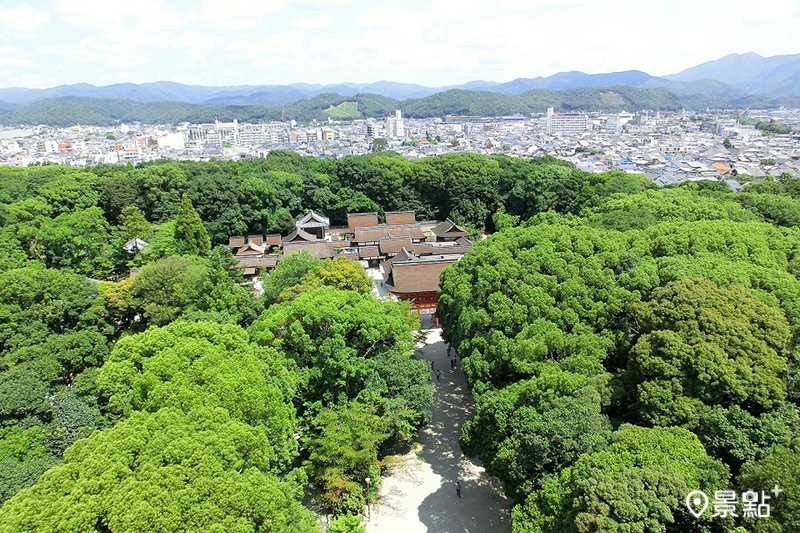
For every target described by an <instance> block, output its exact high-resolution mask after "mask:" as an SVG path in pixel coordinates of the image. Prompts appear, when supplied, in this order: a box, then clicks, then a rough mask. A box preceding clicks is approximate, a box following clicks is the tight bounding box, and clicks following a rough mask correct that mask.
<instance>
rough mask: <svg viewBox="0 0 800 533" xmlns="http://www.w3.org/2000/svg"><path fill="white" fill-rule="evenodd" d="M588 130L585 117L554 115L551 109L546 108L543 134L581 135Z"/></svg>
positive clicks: (587, 119) (587, 120) (587, 121)
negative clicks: (545, 122)
mask: <svg viewBox="0 0 800 533" xmlns="http://www.w3.org/2000/svg"><path fill="white" fill-rule="evenodd" d="M587 129H589V117H587V116H586V115H556V114H555V113H554V112H553V108H552V107H548V108H547V124H546V126H545V133H581V132H584V131H586V130H587Z"/></svg>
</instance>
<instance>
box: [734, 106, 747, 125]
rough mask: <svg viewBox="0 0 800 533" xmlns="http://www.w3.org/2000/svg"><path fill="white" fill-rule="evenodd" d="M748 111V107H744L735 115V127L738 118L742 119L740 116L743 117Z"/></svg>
mask: <svg viewBox="0 0 800 533" xmlns="http://www.w3.org/2000/svg"><path fill="white" fill-rule="evenodd" d="M748 109H750V106H747V107H745V108H744V109H742V110H741V111H739V114H738V115H736V124H737V125H738V124H739V119H740V118H742V115H744V114H745V112H746V111H747V110H748Z"/></svg>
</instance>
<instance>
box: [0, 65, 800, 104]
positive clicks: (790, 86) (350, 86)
mask: <svg viewBox="0 0 800 533" xmlns="http://www.w3.org/2000/svg"><path fill="white" fill-rule="evenodd" d="M614 85H626V86H629V87H639V88H658V87H665V88H667V89H669V90H670V91H672V92H674V93H675V94H678V95H680V96H689V95H695V94H697V95H705V96H707V97H723V98H742V97H745V96H747V95H751V94H757V95H764V96H768V97H780V96H789V97H798V96H800V54H794V55H779V56H772V57H762V56H760V55H758V54H756V53H754V52H748V53H746V54H728V55H727V56H724V57H722V58H720V59H717V60H713V61H707V62H705V63H701V64H699V65H695V66H693V67H689V68H687V69H684V70H682V71H680V72H678V73H676V74H671V75H668V76H652V75H650V74H648V73H646V72H644V71H641V70H624V71H619V72H609V73H600V74H586V73H584V72H580V71H565V72H558V73H556V74H553V75H551V76H546V77H542V76H538V77H535V78H524V77H520V78H516V79H514V80H511V81H507V82H504V83H497V82H494V81H485V80H473V81H469V82H466V83H462V84H459V85H444V86H437V87H427V86H424V85H420V84H416V83H401V82H394V81H388V80H380V81H376V82H372V83H353V82H341V83H335V84H327V85H323V84H311V83H291V84H261V85H219V86H206V85H189V84H182V83H177V82H171V81H156V82H148V83H141V84H136V83H116V84H112V85H104V86H95V85H92V84H88V83H76V84H71V85H59V86H56V87H51V88H47V89H28V88H24V87H9V88H5V89H0V101H2V102H4V103H6V104H7V105H12V106H23V105H27V104H30V103H33V102H36V101H40V100H45V99H49V98H58V97H64V96H81V97H84V96H88V97H94V98H112V99H113V98H122V99H130V100H135V101H138V102H142V103H147V102H155V101H165V100H166V101H178V102H186V103H191V104H200V105H265V106H284V105H289V104H292V103H294V102H297V101H299V100H302V99H307V98H313V97H315V96H318V95H320V94H325V93H336V94H340V95H342V96H355V95H357V94H365V93H369V94H380V95H382V96H386V97H389V98H394V99H397V100H406V99H409V98H424V97H427V96H431V95H433V94H437V93H442V92H445V91H448V90H452V89H462V90H468V91H486V90H490V91H492V92H496V93H500V94H505V95H520V94H522V93H524V92H526V91H529V90H531V89H550V90H560V89H572V88H578V87H607V86H614ZM6 107H7V106H6Z"/></svg>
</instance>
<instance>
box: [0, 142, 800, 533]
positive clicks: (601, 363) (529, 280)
mask: <svg viewBox="0 0 800 533" xmlns="http://www.w3.org/2000/svg"><path fill="white" fill-rule="evenodd" d="M309 209H313V210H314V211H316V212H318V213H321V214H324V215H325V216H328V217H330V219H331V224H332V225H344V224H346V214H347V213H348V212H369V211H376V212H378V213H379V216H380V217H383V214H384V213H385V212H386V211H397V210H414V211H415V212H416V215H417V219H418V220H424V219H441V220H443V219H444V218H446V217H450V218H452V219H453V220H454V221H455V222H457V223H458V224H461V225H463V226H465V227H466V228H467V229H469V231H470V232H471V233H472V234H473V235H475V236H476V239H475V240H476V244H475V246H474V247H473V249H472V250H471V251H470V252H469V253H468V254H467V255H465V257H464V258H463V259H462V260H461V261H459V262H458V263H456V264H455V265H453V266H450V267H448V268H446V269H445V270H444V271H443V273H442V277H441V280H440V298H439V301H440V304H439V315H440V317H441V320H442V324H443V332H444V335H445V337H446V339H447V341H448V342H450V343H451V344H452V346H453V347H454V348H455V349H456V351H457V353H458V354H459V357H460V358H461V361H462V367H463V370H464V373H465V375H466V377H467V380H468V383H469V386H470V389H471V392H472V394H473V396H474V398H475V403H476V410H475V413H474V416H473V417H472V419H471V420H469V421H468V422H467V424H466V425H465V426H464V427H463V428H462V433H461V447H462V449H463V450H464V451H465V453H466V454H467V455H470V456H474V457H478V458H480V459H481V461H482V462H483V464H484V466H485V467H486V469H487V471H488V472H489V473H491V474H492V475H494V476H497V477H498V478H499V479H500V480H501V481H502V482H503V484H504V486H505V488H506V491H507V493H508V494H509V495H510V496H512V497H513V498H514V499H515V502H516V504H515V506H514V509H513V513H512V521H513V523H512V526H513V529H514V531H515V532H516V533H523V532H524V533H532V532H542V533H545V532H562V531H563V532H600V531H602V532H619V533H623V532H625V533H628V532H641V533H645V532H647V533H650V532H653V533H656V532H659V533H661V532H669V533H672V532H690V531H691V532H695V531H700V532H703V531H706V532H709V533H716V532H735V533H762V532H764V533H766V532H769V533H790V532H795V531H799V530H800V493H798V492H797V491H796V487H798V486H800V415H798V406H799V405H800V395H798V391H800V368H799V367H798V363H800V361H799V360H798V358H800V354H799V353H798V348H797V347H796V346H797V342H796V340H797V336H798V334H800V279H799V277H800V229H798V225H800V179H798V178H795V177H793V176H790V175H788V174H785V175H783V176H781V177H780V178H770V179H767V180H764V181H760V182H754V183H752V184H750V185H748V187H746V188H745V189H744V190H743V191H742V192H739V193H732V192H730V190H729V189H728V187H727V186H726V185H725V184H724V183H718V182H715V181H708V182H699V183H687V184H683V185H680V186H673V187H667V188H659V187H655V186H654V185H653V184H652V183H651V182H650V181H649V180H647V179H646V178H645V177H644V176H638V175H631V174H626V173H621V172H609V173H605V174H587V173H584V172H582V171H579V170H578V169H577V168H575V167H574V166H573V165H572V164H571V163H568V162H564V161H559V160H557V159H554V158H550V157H542V158H534V159H521V158H510V157H507V156H481V155H476V154H460V155H444V156H437V157H430V158H425V159H420V160H414V161H408V160H406V159H404V158H402V157H400V156H398V155H396V154H394V153H392V152H378V153H374V154H370V155H366V156H351V157H345V158H343V159H325V160H320V159H316V158H313V157H301V156H299V155H297V154H295V153H293V152H285V151H276V152H272V153H271V154H269V156H268V157H266V158H263V159H253V160H247V161H217V160H211V161H207V162H169V161H161V162H155V163H147V164H141V165H137V166H132V165H128V166H96V167H87V168H85V169H76V168H69V167H62V166H41V167H28V168H7V167H0V221H1V222H2V227H1V228H0V503H2V507H0V533H6V532H8V533H12V532H14V533H17V532H37V533H50V532H52V533H56V532H57V533H72V532H74V533H78V532H86V531H97V532H112V531H113V532H114V533H122V532H131V533H132V532H150V531H152V532H156V531H158V532H173V531H174V532H179V531H189V530H191V531H200V530H202V531H211V532H231V531H233V532H243V533H244V532H266V531H269V532H287V533H288V532H305V531H308V532H311V531H319V528H318V526H317V524H316V522H315V520H314V514H313V513H312V512H311V510H310V509H309V508H308V506H307V505H306V504H307V503H308V500H309V498H310V499H311V501H312V502H314V505H316V506H319V507H320V508H322V509H325V511H327V512H329V513H331V514H332V515H333V516H335V517H338V518H336V519H335V520H334V524H336V525H335V526H334V528H333V529H332V530H334V531H343V532H344V531H349V532H351V533H352V532H356V531H359V528H358V526H357V523H358V521H357V520H355V521H354V520H353V519H352V518H351V515H358V514H362V513H363V512H364V508H365V504H366V501H367V499H368V498H369V497H372V498H374V497H375V495H376V494H377V491H378V490H379V487H380V483H379V482H376V483H373V484H372V485H370V486H369V490H370V494H369V495H368V494H367V492H366V491H367V486H365V484H364V483H363V480H364V479H365V478H366V477H369V478H371V479H374V480H379V479H380V476H381V473H382V472H384V471H385V468H386V466H387V462H388V458H389V457H390V456H392V455H393V454H394V453H396V451H397V450H398V449H402V448H403V447H404V446H407V445H408V444H409V443H410V442H411V441H413V440H414V438H415V437H416V435H417V434H418V432H419V430H420V429H421V428H423V427H425V425H426V424H427V423H428V421H429V420H430V406H431V403H432V398H433V396H432V390H431V384H430V382H429V378H430V374H429V371H428V365H427V363H426V362H424V361H421V360H419V359H417V358H416V357H415V355H414V347H415V342H416V338H415V330H416V328H417V322H416V318H414V317H413V316H412V315H411V314H410V313H409V310H408V306H407V305H406V304H401V303H384V302H381V301H379V300H377V299H375V298H374V297H373V296H372V295H371V293H370V289H371V280H370V279H369V278H368V277H367V275H366V273H365V272H364V271H363V269H362V268H361V267H360V266H359V265H358V264H356V263H353V262H352V261H350V260H349V259H335V260H326V261H322V260H319V259H315V258H312V257H310V256H308V255H307V254H296V255H292V256H290V257H288V258H286V259H284V260H282V261H281V262H280V263H279V266H278V268H277V269H276V270H275V271H273V272H272V273H271V275H270V276H269V277H266V278H265V279H264V287H263V289H264V290H263V295H261V296H255V295H254V293H253V292H252V291H251V289H250V288H249V286H248V285H247V284H245V283H244V279H243V278H242V276H241V273H240V272H239V271H238V270H237V269H236V268H233V265H234V264H235V260H234V259H233V258H232V256H231V254H230V251H229V250H228V249H227V248H226V247H225V246H221V245H224V244H226V243H227V240H228V237H229V236H231V235H246V234H266V233H283V234H286V233H288V232H289V231H291V230H293V229H294V220H295V219H296V218H298V217H299V216H302V215H303V214H305V213H306V212H307V211H308V210H309ZM483 234H486V235H488V237H487V238H485V239H481V236H482V235H483ZM133 238H140V239H143V240H145V241H147V242H148V243H149V245H148V246H147V247H146V248H144V249H143V250H142V251H141V252H139V253H137V254H131V253H128V252H126V251H125V250H124V249H123V245H124V244H125V243H126V242H128V241H129V240H131V239H133ZM131 268H136V269H138V274H137V275H136V276H134V277H130V276H129V275H128V273H129V272H130V270H131ZM776 484H777V485H779V486H780V487H782V488H785V489H787V490H786V492H784V493H783V494H782V495H781V496H780V497H778V498H775V499H773V500H772V501H771V502H770V503H771V504H772V517H771V518H770V519H759V518H746V517H740V518H726V519H713V520H711V519H710V514H706V515H704V516H703V517H701V518H700V519H695V518H694V517H693V516H691V515H690V514H689V513H688V512H687V510H686V508H685V506H684V502H683V500H684V498H685V496H686V494H688V492H690V491H691V490H704V491H706V492H707V493H711V494H713V492H714V491H715V490H728V489H730V490H737V491H744V490H755V491H761V490H769V489H771V488H772V487H773V486H774V485H776ZM791 489H794V490H791ZM304 502H305V503H304Z"/></svg>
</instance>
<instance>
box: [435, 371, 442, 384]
mask: <svg viewBox="0 0 800 533" xmlns="http://www.w3.org/2000/svg"><path fill="white" fill-rule="evenodd" d="M441 375H442V371H441V370H439V369H438V368H437V369H436V381H437V382H438V381H439V377H440V376H441Z"/></svg>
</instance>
